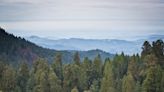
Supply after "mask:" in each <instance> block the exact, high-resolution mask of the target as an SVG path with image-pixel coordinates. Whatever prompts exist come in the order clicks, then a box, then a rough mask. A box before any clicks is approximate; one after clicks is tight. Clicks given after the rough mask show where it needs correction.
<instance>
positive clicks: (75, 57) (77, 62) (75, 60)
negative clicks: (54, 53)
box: [73, 52, 80, 65]
mask: <svg viewBox="0 0 164 92" xmlns="http://www.w3.org/2000/svg"><path fill="white" fill-rule="evenodd" d="M73 60H74V63H75V64H76V65H80V56H79V53H78V52H76V53H75V54H74V59H73Z"/></svg>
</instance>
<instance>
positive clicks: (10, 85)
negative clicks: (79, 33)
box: [1, 65, 16, 92]
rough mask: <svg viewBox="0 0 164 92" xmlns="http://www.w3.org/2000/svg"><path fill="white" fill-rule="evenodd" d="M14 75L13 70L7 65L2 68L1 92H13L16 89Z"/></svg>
mask: <svg viewBox="0 0 164 92" xmlns="http://www.w3.org/2000/svg"><path fill="white" fill-rule="evenodd" d="M15 78H16V73H15V71H14V69H13V68H12V67H10V66H8V65H6V66H5V67H4V71H3V74H2V80H1V90H2V91H4V92H13V91H14V90H15V87H16V79H15Z"/></svg>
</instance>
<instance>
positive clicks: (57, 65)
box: [52, 53, 63, 80]
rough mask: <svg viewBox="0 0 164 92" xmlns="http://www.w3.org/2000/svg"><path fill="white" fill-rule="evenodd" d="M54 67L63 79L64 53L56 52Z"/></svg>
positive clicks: (58, 75)
mask: <svg viewBox="0 0 164 92" xmlns="http://www.w3.org/2000/svg"><path fill="white" fill-rule="evenodd" d="M52 68H53V70H54V72H55V73H56V75H57V77H58V78H59V79H60V80H63V68H62V55H61V54H60V53H57V54H56V57H55V61H54V63H53V64H52Z"/></svg>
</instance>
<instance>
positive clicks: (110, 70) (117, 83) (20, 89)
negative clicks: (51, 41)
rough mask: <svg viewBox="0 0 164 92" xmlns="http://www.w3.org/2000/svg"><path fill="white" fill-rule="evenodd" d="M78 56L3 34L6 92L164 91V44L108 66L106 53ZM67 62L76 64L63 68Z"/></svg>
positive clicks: (0, 70) (1, 88) (0, 75)
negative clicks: (44, 47)
mask: <svg viewBox="0 0 164 92" xmlns="http://www.w3.org/2000/svg"><path fill="white" fill-rule="evenodd" d="M129 49H130V48H129ZM74 52H75V51H70V52H67V51H60V52H59V51H53V50H49V49H43V48H41V47H38V46H36V45H35V44H32V43H30V42H28V41H26V40H25V39H22V38H20V37H14V36H13V35H11V34H8V33H6V32H5V31H4V30H3V29H0V61H2V62H0V92H163V91H164V42H163V41H162V40H157V41H155V42H153V43H152V44H150V43H149V42H148V41H145V42H144V44H143V47H142V52H141V56H140V55H139V54H137V55H133V56H126V55H124V53H122V54H120V55H116V56H115V57H114V58H113V59H111V60H110V59H109V58H107V59H106V60H105V63H104V58H102V57H104V56H102V57H101V56H100V55H104V52H101V53H100V54H98V55H97V56H96V57H95V58H94V59H93V56H95V53H98V52H100V51H98V50H95V51H94V50H93V51H89V53H87V52H86V53H84V52H80V51H79V52H76V53H74ZM73 53H74V55H73ZM102 53H103V54H102ZM79 54H80V55H79ZM54 55H55V60H54V58H53V57H54ZM105 55H108V54H105ZM69 56H70V57H71V58H68V57H69ZM83 56H87V57H86V58H84V59H82V58H81V57H83ZM40 57H42V58H40ZM91 57H92V58H91ZM109 57H110V56H109ZM80 59H81V60H83V61H82V62H81V61H80ZM89 59H91V60H89ZM49 60H51V61H53V63H52V64H51V63H50V62H48V61H49ZM22 61H26V62H22ZM32 61H33V62H32ZM67 61H68V62H71V61H73V63H69V64H66V63H63V62H67ZM11 62H12V63H11ZM18 62H21V64H18ZM32 63H33V64H32ZM28 64H30V65H28ZM15 66H16V67H15Z"/></svg>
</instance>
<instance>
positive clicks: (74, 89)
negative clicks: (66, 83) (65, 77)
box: [71, 87, 79, 92]
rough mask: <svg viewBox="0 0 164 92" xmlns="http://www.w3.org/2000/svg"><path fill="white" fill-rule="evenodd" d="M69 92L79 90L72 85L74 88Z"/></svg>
mask: <svg viewBox="0 0 164 92" xmlns="http://www.w3.org/2000/svg"><path fill="white" fill-rule="evenodd" d="M71 92H79V91H78V89H77V87H74V88H73V89H72V90H71Z"/></svg>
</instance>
